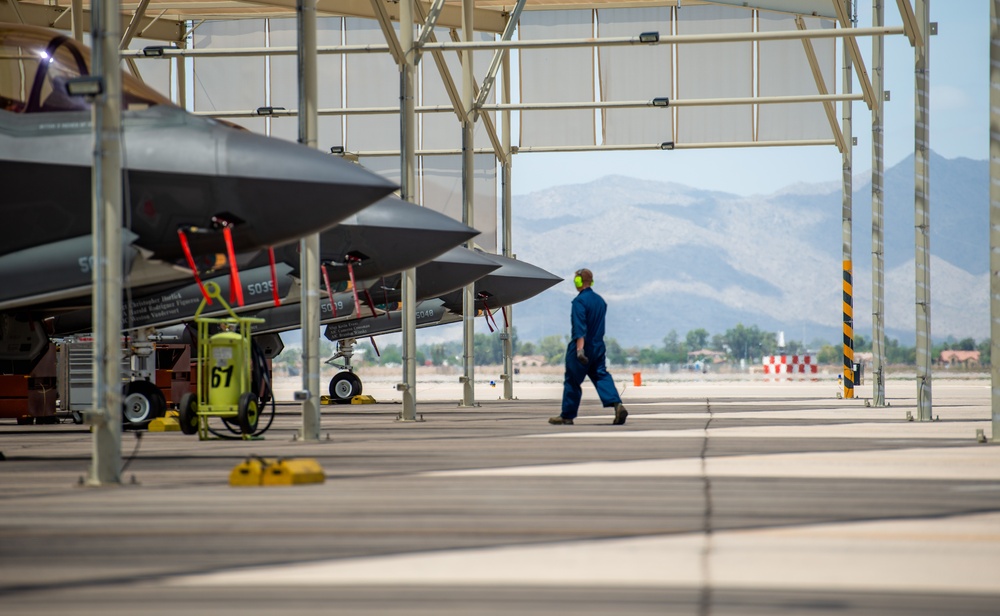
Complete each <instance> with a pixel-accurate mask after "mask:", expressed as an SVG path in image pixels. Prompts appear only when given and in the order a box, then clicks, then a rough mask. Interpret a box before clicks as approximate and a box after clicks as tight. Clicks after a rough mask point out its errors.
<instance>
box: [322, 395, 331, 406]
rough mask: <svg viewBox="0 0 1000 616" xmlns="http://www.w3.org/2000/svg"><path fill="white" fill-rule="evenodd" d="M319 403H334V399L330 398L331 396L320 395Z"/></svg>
mask: <svg viewBox="0 0 1000 616" xmlns="http://www.w3.org/2000/svg"><path fill="white" fill-rule="evenodd" d="M319 403H320V404H333V400H331V399H330V396H320V397H319Z"/></svg>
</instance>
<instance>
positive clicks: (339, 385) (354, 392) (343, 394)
mask: <svg viewBox="0 0 1000 616" xmlns="http://www.w3.org/2000/svg"><path fill="white" fill-rule="evenodd" d="M354 343H355V339H354V338H348V339H346V340H338V341H337V353H336V354H335V355H334V356H333V357H331V358H330V359H328V360H326V363H328V364H330V365H331V366H335V367H337V368H343V372H338V373H337V374H335V375H333V378H332V379H330V400H331V401H332V402H334V403H336V404H350V403H351V399H352V398H353V397H354V396H360V395H361V389H362V388H361V379H360V378H358V375H356V374H354V372H352V371H351V357H353V356H354ZM340 358H344V365H343V366H341V365H339V364H337V363H335V361H336V360H337V359H340Z"/></svg>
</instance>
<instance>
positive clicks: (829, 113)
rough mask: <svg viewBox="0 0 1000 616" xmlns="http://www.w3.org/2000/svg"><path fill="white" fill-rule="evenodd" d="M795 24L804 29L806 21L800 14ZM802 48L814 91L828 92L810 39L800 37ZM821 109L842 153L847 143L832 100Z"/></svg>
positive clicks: (826, 102) (824, 93)
mask: <svg viewBox="0 0 1000 616" xmlns="http://www.w3.org/2000/svg"><path fill="white" fill-rule="evenodd" d="M795 25H796V26H797V27H798V28H799V30H805V29H806V21H805V20H804V19H802V17H801V16H800V17H796V18H795ZM802 48H803V49H804V50H805V53H806V59H807V60H809V68H810V70H812V74H813V79H814V80H815V81H816V91H818V92H819V93H820V95H826V94H828V93H829V91H828V90H827V89H826V82H825V81H823V71H821V70H820V67H819V60H817V59H816V50H815V49H813V44H812V41H810V40H809V39H802ZM823 111H825V112H826V119H827V121H829V122H830V131H831V132H832V133H833V140H834V141H836V142H837V149H838V150H840V152H841V153H843V152H844V148H846V147H847V144H846V143H845V142H844V134H843V133H842V132H840V124H838V123H837V109H836V108H835V107H834V105H833V102H831V101H824V102H823Z"/></svg>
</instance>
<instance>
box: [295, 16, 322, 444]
mask: <svg viewBox="0 0 1000 616" xmlns="http://www.w3.org/2000/svg"><path fill="white" fill-rule="evenodd" d="M295 12H296V14H297V16H298V22H297V29H298V71H299V110H300V113H299V143H302V144H303V145H305V146H307V147H310V148H315V147H316V142H317V140H318V136H317V135H318V124H319V116H318V115H317V109H318V108H319V105H318V104H317V102H318V100H319V96H318V88H317V83H318V79H319V77H318V73H317V62H316V0H298V2H296V7H295ZM299 251H300V253H301V254H300V257H299V258H300V269H301V271H302V278H301V284H302V304H301V306H300V307H299V313H300V317H301V322H302V391H303V392H304V394H305V396H304V397H303V400H302V433H301V434H300V435H299V436H300V437H301V438H302V440H304V441H318V440H319V435H320V409H319V397H320V393H319V372H320V362H319V234H318V233H314V234H312V235H308V236H306V237H304V238H302V239H301V240H299Z"/></svg>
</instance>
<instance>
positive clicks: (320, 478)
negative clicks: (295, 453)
mask: <svg viewBox="0 0 1000 616" xmlns="http://www.w3.org/2000/svg"><path fill="white" fill-rule="evenodd" d="M324 481H326V473H324V472H323V467H321V466H320V465H319V462H317V461H316V460H314V459H313V458H296V459H294V460H278V463H277V464H274V465H271V466H268V467H267V468H265V469H264V474H263V476H262V477H261V485H264V486H296V485H302V484H305V483H323V482H324Z"/></svg>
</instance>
